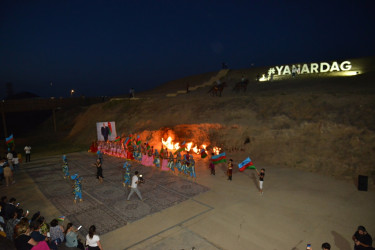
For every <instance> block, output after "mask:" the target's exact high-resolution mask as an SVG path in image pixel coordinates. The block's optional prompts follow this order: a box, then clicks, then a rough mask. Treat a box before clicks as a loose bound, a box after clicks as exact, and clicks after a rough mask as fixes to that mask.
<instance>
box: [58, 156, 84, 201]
mask: <svg viewBox="0 0 375 250" xmlns="http://www.w3.org/2000/svg"><path fill="white" fill-rule="evenodd" d="M62 160H63V166H62V171H63V177H64V179H67V178H68V180H69V167H68V159H67V158H66V155H63V156H62ZM70 179H71V180H72V181H73V195H74V203H76V202H77V200H78V199H79V201H80V202H81V201H83V200H82V179H83V178H82V177H80V176H79V174H74V175H71V176H70Z"/></svg>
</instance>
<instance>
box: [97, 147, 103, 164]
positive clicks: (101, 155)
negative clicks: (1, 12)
mask: <svg viewBox="0 0 375 250" xmlns="http://www.w3.org/2000/svg"><path fill="white" fill-rule="evenodd" d="M96 154H97V155H98V159H99V160H100V162H101V163H102V162H103V154H102V152H101V151H100V150H98V151H97V152H96Z"/></svg>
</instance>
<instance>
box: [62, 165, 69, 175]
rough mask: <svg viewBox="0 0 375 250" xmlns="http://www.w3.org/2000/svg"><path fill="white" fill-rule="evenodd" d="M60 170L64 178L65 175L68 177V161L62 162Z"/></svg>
mask: <svg viewBox="0 0 375 250" xmlns="http://www.w3.org/2000/svg"><path fill="white" fill-rule="evenodd" d="M62 171H63V174H64V179H66V177H68V178H69V167H68V162H64V165H63V167H62Z"/></svg>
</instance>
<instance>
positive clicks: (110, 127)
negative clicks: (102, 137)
mask: <svg viewBox="0 0 375 250" xmlns="http://www.w3.org/2000/svg"><path fill="white" fill-rule="evenodd" d="M108 128H109V135H111V134H112V125H111V123H110V122H108Z"/></svg>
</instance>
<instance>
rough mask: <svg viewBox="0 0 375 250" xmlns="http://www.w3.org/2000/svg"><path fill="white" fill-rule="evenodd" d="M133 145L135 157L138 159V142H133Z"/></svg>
mask: <svg viewBox="0 0 375 250" xmlns="http://www.w3.org/2000/svg"><path fill="white" fill-rule="evenodd" d="M132 147H133V159H135V160H136V159H137V158H138V154H137V144H135V143H134V142H133V143H132Z"/></svg>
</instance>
